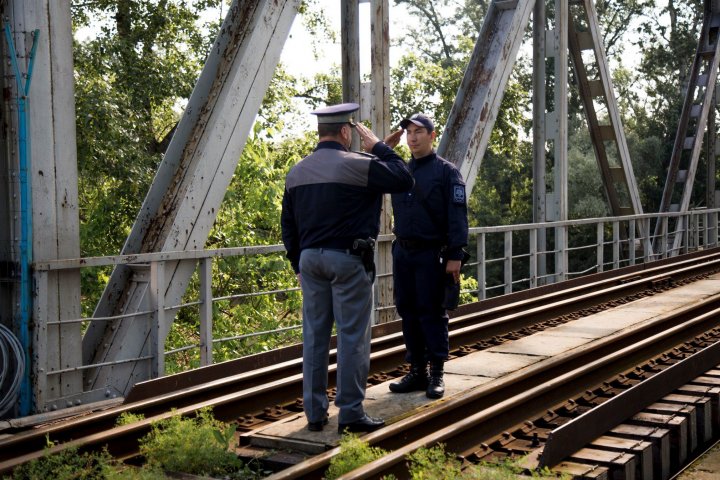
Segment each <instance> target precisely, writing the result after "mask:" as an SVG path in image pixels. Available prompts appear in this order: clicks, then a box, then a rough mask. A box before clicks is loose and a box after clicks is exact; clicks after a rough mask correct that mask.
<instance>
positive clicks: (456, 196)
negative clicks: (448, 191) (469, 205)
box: [452, 184, 465, 205]
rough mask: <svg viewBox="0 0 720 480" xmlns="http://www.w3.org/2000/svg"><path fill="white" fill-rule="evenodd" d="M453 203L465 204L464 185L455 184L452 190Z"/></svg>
mask: <svg viewBox="0 0 720 480" xmlns="http://www.w3.org/2000/svg"><path fill="white" fill-rule="evenodd" d="M452 195H453V203H456V204H458V205H464V204H465V185H460V184H455V185H453V188H452Z"/></svg>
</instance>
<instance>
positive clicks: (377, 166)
mask: <svg viewBox="0 0 720 480" xmlns="http://www.w3.org/2000/svg"><path fill="white" fill-rule="evenodd" d="M372 153H373V155H367V154H364V153H359V152H348V151H347V150H346V149H345V148H344V147H343V146H342V145H341V144H339V143H337V142H320V143H318V145H317V148H316V149H315V151H314V152H313V153H311V154H310V155H308V156H307V157H305V158H304V159H302V160H301V161H300V162H298V164H297V165H295V166H294V167H292V168H291V169H290V173H288V175H287V178H286V179H285V193H284V195H283V204H282V216H281V224H282V237H283V243H284V244H285V249H286V250H287V257H288V259H290V263H291V264H292V267H293V269H294V270H295V273H298V272H299V268H300V267H299V263H300V252H301V251H302V250H303V249H305V248H340V249H349V248H352V244H353V241H354V240H355V239H358V238H362V239H367V238H368V237H373V238H376V237H377V234H378V232H379V230H380V209H381V207H382V194H383V193H395V192H404V191H406V190H409V189H410V188H412V186H413V179H412V176H411V175H410V172H409V171H408V168H407V165H406V164H405V162H404V161H403V160H402V158H400V156H398V154H397V153H395V151H394V150H393V149H391V148H390V147H388V146H387V145H385V144H384V143H382V142H378V143H377V144H376V145H375V147H373V151H372Z"/></svg>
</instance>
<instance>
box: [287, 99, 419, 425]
mask: <svg viewBox="0 0 720 480" xmlns="http://www.w3.org/2000/svg"><path fill="white" fill-rule="evenodd" d="M358 108H359V105H357V104H355V103H347V104H341V105H335V106H332V107H327V108H323V109H320V110H316V111H314V112H312V113H313V114H314V115H317V118H318V135H319V137H320V138H319V142H318V144H317V147H316V148H315V150H314V151H313V152H312V153H311V154H310V155H308V156H307V157H305V158H304V159H303V160H301V161H300V162H299V163H298V164H297V165H295V166H294V167H293V168H292V169H291V170H290V172H289V173H288V175H287V178H286V180H285V193H284V195H283V205H282V207H283V208H282V217H281V223H282V236H283V243H284V244H285V248H286V249H287V257H288V259H290V263H291V264H292V266H293V269H294V270H295V273H296V274H297V275H298V281H299V282H300V286H301V288H302V292H303V406H304V409H305V415H306V417H307V420H308V429H310V430H311V431H320V430H322V429H323V426H324V425H326V424H327V423H328V414H327V411H328V397H327V387H328V355H329V348H330V337H331V334H332V327H333V322H334V323H335V324H336V325H337V336H338V342H337V344H338V345H337V350H338V355H337V357H338V361H337V364H338V367H337V395H336V397H335V405H336V406H337V407H338V408H339V409H340V414H339V418H338V432H340V433H342V432H343V431H345V430H347V431H351V432H369V431H373V430H376V429H378V428H380V427H382V426H383V425H384V424H385V422H384V421H383V420H382V419H377V418H373V417H370V416H368V415H367V414H366V413H365V411H364V409H363V405H362V402H363V400H364V399H365V386H366V383H367V375H368V370H369V368H370V331H371V330H370V311H371V307H372V295H371V289H372V281H373V278H372V275H373V265H372V245H373V244H374V239H375V238H376V237H377V234H378V232H379V229H380V209H381V206H382V194H383V193H396V192H404V191H407V190H409V189H410V188H412V186H413V179H412V176H411V175H410V172H409V170H408V169H407V167H406V165H405V163H404V162H403V160H402V159H401V158H400V157H399V156H398V155H397V154H396V153H395V152H394V151H393V150H392V149H391V148H390V147H388V146H387V145H385V144H384V143H383V142H380V141H379V140H378V138H377V137H376V136H375V135H374V134H373V133H372V132H371V131H370V130H369V129H367V128H366V127H365V126H363V125H362V124H355V123H353V122H352V120H351V115H352V113H353V112H355V111H356V110H358ZM353 128H355V129H356V130H357V132H358V134H359V135H360V139H361V141H362V146H363V149H364V150H365V151H367V152H371V154H363V153H357V152H350V151H348V148H349V147H350V143H351V140H352V129H353ZM368 249H369V250H368Z"/></svg>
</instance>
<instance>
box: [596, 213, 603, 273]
mask: <svg viewBox="0 0 720 480" xmlns="http://www.w3.org/2000/svg"><path fill="white" fill-rule="evenodd" d="M595 241H596V244H595V252H596V259H595V261H596V262H597V271H598V272H602V271H603V264H604V263H605V258H604V252H603V250H604V246H605V245H604V243H605V232H604V228H603V224H602V223H598V224H597V225H596V226H595Z"/></svg>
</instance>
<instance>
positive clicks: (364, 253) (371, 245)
mask: <svg viewBox="0 0 720 480" xmlns="http://www.w3.org/2000/svg"><path fill="white" fill-rule="evenodd" d="M353 251H354V252H356V253H357V254H358V255H360V259H361V260H362V263H363V266H364V267H365V271H366V272H368V273H369V274H370V282H374V281H375V239H374V238H372V237H368V238H367V239H362V238H358V239H355V241H353Z"/></svg>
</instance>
